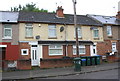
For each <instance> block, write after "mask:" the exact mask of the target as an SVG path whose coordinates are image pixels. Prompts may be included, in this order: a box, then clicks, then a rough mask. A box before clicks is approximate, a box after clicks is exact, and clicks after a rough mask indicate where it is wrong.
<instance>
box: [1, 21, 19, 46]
mask: <svg viewBox="0 0 120 81" xmlns="http://www.w3.org/2000/svg"><path fill="white" fill-rule="evenodd" d="M10 25H12V39H4V24H2V41H3V42H11V44H12V45H18V39H19V28H18V24H11V23H10Z"/></svg>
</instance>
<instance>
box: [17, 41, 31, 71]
mask: <svg viewBox="0 0 120 81" xmlns="http://www.w3.org/2000/svg"><path fill="white" fill-rule="evenodd" d="M21 49H28V50H29V53H28V55H21ZM30 49H31V46H30V45H29V44H28V43H19V59H18V61H17V69H31V50H30Z"/></svg>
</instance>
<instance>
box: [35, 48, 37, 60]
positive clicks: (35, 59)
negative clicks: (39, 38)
mask: <svg viewBox="0 0 120 81" xmlns="http://www.w3.org/2000/svg"><path fill="white" fill-rule="evenodd" d="M36 58H37V55H36V50H35V60H36Z"/></svg>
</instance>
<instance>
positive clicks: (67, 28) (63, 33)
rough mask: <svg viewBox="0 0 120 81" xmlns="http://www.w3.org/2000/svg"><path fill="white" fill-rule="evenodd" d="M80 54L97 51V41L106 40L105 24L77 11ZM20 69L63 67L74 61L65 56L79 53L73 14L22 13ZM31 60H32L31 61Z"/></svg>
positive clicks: (88, 54) (20, 15) (57, 11)
mask: <svg viewBox="0 0 120 81" xmlns="http://www.w3.org/2000/svg"><path fill="white" fill-rule="evenodd" d="M77 26H78V38H79V51H80V55H81V56H93V55H97V50H96V44H97V43H98V42H103V31H102V24H101V23H100V22H97V21H95V20H93V19H92V18H89V17H87V16H84V15H77ZM19 33H20V34H19V45H20V54H19V62H18V68H19V69H31V66H39V67H40V68H50V67H63V66H71V65H72V64H73V62H72V60H70V59H67V60H66V59H63V58H64V57H69V58H72V57H76V47H75V40H76V36H75V27H74V15H71V14H64V13H63V9H62V7H58V9H57V10H56V13H42V12H20V13H19ZM30 60H31V61H30Z"/></svg>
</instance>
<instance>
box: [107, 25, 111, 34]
mask: <svg viewBox="0 0 120 81" xmlns="http://www.w3.org/2000/svg"><path fill="white" fill-rule="evenodd" d="M106 28H107V36H112V27H111V26H107V27H106Z"/></svg>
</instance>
